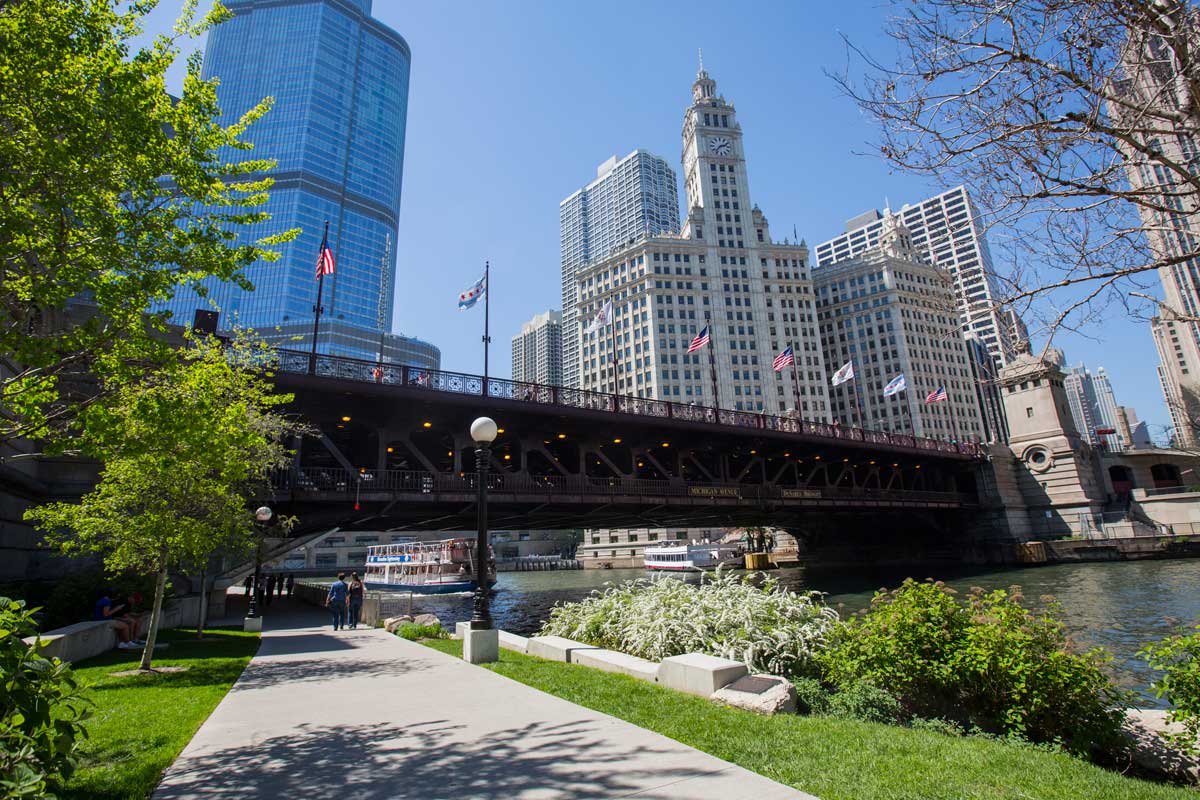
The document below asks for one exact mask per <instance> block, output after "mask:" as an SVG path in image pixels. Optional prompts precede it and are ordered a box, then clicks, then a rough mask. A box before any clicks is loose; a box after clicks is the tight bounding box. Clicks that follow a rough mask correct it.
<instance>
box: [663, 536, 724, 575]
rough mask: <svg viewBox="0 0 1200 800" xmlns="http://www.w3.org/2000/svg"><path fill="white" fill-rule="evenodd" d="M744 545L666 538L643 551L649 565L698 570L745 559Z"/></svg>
mask: <svg viewBox="0 0 1200 800" xmlns="http://www.w3.org/2000/svg"><path fill="white" fill-rule="evenodd" d="M742 553H743V551H742V548H741V547H740V546H738V545H734V544H717V543H715V542H701V543H699V544H688V543H687V542H663V543H662V544H656V545H652V546H650V547H647V548H646V549H645V550H644V551H643V558H644V559H645V562H646V569H653V570H659V569H661V570H674V571H679V572H695V571H700V570H709V569H716V568H717V567H722V566H725V567H733V566H738V565H740V564H741V563H742Z"/></svg>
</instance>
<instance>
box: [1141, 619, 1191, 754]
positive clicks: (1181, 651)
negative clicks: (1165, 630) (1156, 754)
mask: <svg viewBox="0 0 1200 800" xmlns="http://www.w3.org/2000/svg"><path fill="white" fill-rule="evenodd" d="M1139 655H1140V656H1141V657H1142V658H1144V659H1145V660H1146V662H1147V663H1149V665H1150V667H1151V669H1155V670H1158V671H1160V672H1162V673H1163V676H1162V677H1161V678H1159V679H1158V680H1157V681H1155V682H1154V683H1152V684H1151V685H1150V688H1151V689H1152V690H1153V691H1154V694H1155V695H1156V696H1157V697H1159V698H1166V700H1167V702H1168V703H1170V704H1171V710H1170V711H1169V712H1168V717H1169V718H1170V720H1171V721H1172V722H1178V723H1181V724H1182V725H1183V730H1182V731H1179V732H1176V733H1167V734H1164V737H1165V738H1166V739H1167V741H1168V742H1170V743H1171V745H1172V746H1173V747H1175V748H1176V749H1177V750H1179V751H1180V752H1182V753H1185V754H1195V753H1197V752H1200V744H1197V737H1200V625H1197V626H1196V630H1195V632H1194V633H1191V634H1183V633H1178V634H1175V635H1173V636H1169V637H1167V638H1166V639H1163V640H1162V641H1161V642H1154V643H1152V644H1148V645H1146V646H1145V647H1143V648H1142V650H1141V652H1140V653H1139Z"/></svg>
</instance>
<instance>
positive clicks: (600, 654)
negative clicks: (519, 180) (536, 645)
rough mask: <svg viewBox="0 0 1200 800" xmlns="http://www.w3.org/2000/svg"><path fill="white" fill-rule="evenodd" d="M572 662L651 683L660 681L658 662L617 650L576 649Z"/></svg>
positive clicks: (572, 655)
mask: <svg viewBox="0 0 1200 800" xmlns="http://www.w3.org/2000/svg"><path fill="white" fill-rule="evenodd" d="M571 663H573V664H579V665H580V666H584V667H592V668H593V669H600V670H604V671H605V672H617V673H620V674H622V675H628V676H630V677H631V678H637V679H639V680H643V681H649V682H650V683H657V682H658V663H657V662H655V661H647V660H646V659H644V658H638V657H637V656H631V655H629V654H628V653H619V652H617V651H616V650H575V651H572V653H571Z"/></svg>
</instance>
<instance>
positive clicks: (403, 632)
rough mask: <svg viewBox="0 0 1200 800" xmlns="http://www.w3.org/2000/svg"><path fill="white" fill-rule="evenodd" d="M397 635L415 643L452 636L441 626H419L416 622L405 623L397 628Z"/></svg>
mask: <svg viewBox="0 0 1200 800" xmlns="http://www.w3.org/2000/svg"><path fill="white" fill-rule="evenodd" d="M396 635H397V636H400V637H401V638H403V639H408V640H410V641H413V642H415V641H417V640H418V639H445V638H446V637H447V636H449V635H450V634H448V633H447V632H446V631H445V630H444V629H443V628H442V626H441V625H417V624H416V623H415V622H405V623H404V624H402V625H401V626H400V627H398V628H396Z"/></svg>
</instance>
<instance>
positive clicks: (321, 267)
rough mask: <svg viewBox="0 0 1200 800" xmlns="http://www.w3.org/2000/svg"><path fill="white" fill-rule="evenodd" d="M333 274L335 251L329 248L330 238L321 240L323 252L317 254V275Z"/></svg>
mask: <svg viewBox="0 0 1200 800" xmlns="http://www.w3.org/2000/svg"><path fill="white" fill-rule="evenodd" d="M332 274H333V251H332V250H330V249H329V238H328V236H326V238H324V239H322V240H321V252H320V254H319V255H318V256H317V277H318V278H319V277H321V276H322V275H332Z"/></svg>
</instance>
